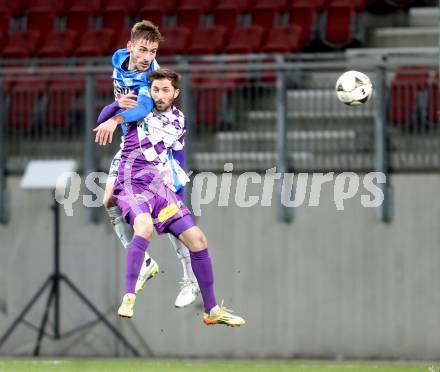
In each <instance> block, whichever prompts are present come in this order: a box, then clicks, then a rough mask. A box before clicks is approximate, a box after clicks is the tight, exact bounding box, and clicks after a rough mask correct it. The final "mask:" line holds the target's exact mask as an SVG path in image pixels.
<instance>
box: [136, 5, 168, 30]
mask: <svg viewBox="0 0 440 372" xmlns="http://www.w3.org/2000/svg"><path fill="white" fill-rule="evenodd" d="M167 12H168V10H167V7H166V6H164V4H156V3H155V2H153V3H148V4H145V5H144V6H143V7H142V8H140V9H139V12H138V13H139V16H140V19H148V20H149V21H151V22H153V23H154V24H155V25H156V26H158V27H160V26H161V25H162V21H163V19H164V18H165V16H166V15H167Z"/></svg>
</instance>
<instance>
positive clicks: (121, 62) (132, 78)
mask: <svg viewBox="0 0 440 372" xmlns="http://www.w3.org/2000/svg"><path fill="white" fill-rule="evenodd" d="M129 58H130V52H129V51H128V50H127V49H126V48H124V49H118V50H117V51H116V52H115V53H114V54H113V56H112V64H113V75H112V78H113V92H114V95H115V100H117V99H119V97H120V96H121V95H123V94H128V93H129V92H130V91H131V92H133V93H135V94H136V95H137V96H138V104H139V105H143V104H145V105H148V106H150V107H151V102H152V100H151V96H150V92H149V89H150V85H151V83H150V79H149V77H148V73H150V72H151V71H155V70H159V68H160V66H159V64H158V63H157V61H156V60H155V59H154V60H153V62H151V64H150V66H149V67H148V70H147V71H137V70H128V60H129ZM130 113H131V115H130ZM133 114H134V115H133ZM121 115H122V116H123V117H124V119H126V120H127V122H130V121H137V120H140V119H143V118H144V117H145V116H146V115H143V116H142V117H139V118H138V117H136V109H129V110H126V111H124V112H123V113H121ZM121 129H122V132H123V134H125V133H126V131H127V123H123V124H122V125H121Z"/></svg>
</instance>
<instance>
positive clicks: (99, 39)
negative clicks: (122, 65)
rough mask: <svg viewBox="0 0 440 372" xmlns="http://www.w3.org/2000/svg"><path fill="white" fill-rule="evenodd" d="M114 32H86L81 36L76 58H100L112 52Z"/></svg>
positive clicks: (106, 30) (102, 30)
mask: <svg viewBox="0 0 440 372" xmlns="http://www.w3.org/2000/svg"><path fill="white" fill-rule="evenodd" d="M113 39H114V31H113V30H110V29H105V28H103V29H100V30H88V31H86V32H84V34H83V35H82V38H81V41H80V42H79V45H78V48H77V49H76V51H75V55H76V56H78V57H100V56H105V55H108V54H109V53H111V51H112V50H113Z"/></svg>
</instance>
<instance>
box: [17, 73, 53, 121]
mask: <svg viewBox="0 0 440 372" xmlns="http://www.w3.org/2000/svg"><path fill="white" fill-rule="evenodd" d="M46 92H47V81H46V80H43V81H42V80H26V81H17V82H15V83H13V85H12V88H11V91H10V97H11V101H10V107H9V125H10V126H12V127H15V128H29V127H31V126H32V124H34V123H35V121H36V119H37V116H38V115H37V112H38V110H39V108H40V107H41V105H40V103H41V100H42V99H43V97H44V95H45V94H46Z"/></svg>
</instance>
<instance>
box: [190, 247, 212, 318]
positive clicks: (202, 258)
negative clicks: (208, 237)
mask: <svg viewBox="0 0 440 372" xmlns="http://www.w3.org/2000/svg"><path fill="white" fill-rule="evenodd" d="M189 254H190V256H191V266H192V269H193V271H194V275H195V276H196V278H197V282H198V283H199V287H200V292H201V293H202V297H203V303H204V305H205V312H207V313H209V310H211V309H212V308H213V307H214V306H216V305H217V300H216V299H215V294H214V273H213V271H212V263H211V258H210V257H209V254H208V248H206V249H204V250H203V251H200V252H189Z"/></svg>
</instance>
